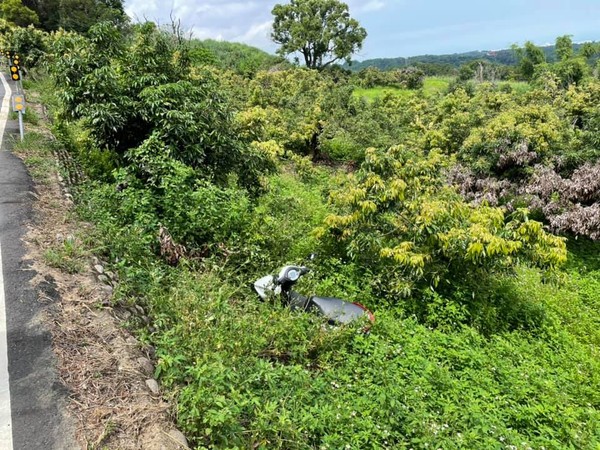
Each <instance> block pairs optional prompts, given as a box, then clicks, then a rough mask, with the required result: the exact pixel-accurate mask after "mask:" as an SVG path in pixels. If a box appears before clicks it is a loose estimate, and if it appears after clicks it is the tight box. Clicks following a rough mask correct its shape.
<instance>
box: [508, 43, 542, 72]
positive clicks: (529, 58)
mask: <svg viewBox="0 0 600 450" xmlns="http://www.w3.org/2000/svg"><path fill="white" fill-rule="evenodd" d="M512 50H513V52H514V53H515V55H516V57H517V60H518V61H519V63H518V70H519V72H520V74H521V76H522V77H523V79H525V80H531V79H532V78H533V75H534V72H535V69H536V67H537V66H539V65H540V64H543V63H545V62H546V57H545V56H544V52H543V51H542V49H541V48H539V47H537V46H536V45H535V44H534V43H533V42H531V41H527V42H525V46H524V47H523V48H521V47H519V46H518V45H516V44H515V45H513V46H512Z"/></svg>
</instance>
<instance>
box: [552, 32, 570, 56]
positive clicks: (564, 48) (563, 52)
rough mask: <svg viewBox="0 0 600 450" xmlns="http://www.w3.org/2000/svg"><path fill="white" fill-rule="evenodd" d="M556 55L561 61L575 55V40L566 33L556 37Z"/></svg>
mask: <svg viewBox="0 0 600 450" xmlns="http://www.w3.org/2000/svg"><path fill="white" fill-rule="evenodd" d="M555 48H556V55H557V56H558V59H559V60H560V61H565V60H567V59H569V58H571V57H572V56H573V40H572V39H571V36H569V35H568V34H565V35H564V36H559V37H557V38H556V43H555Z"/></svg>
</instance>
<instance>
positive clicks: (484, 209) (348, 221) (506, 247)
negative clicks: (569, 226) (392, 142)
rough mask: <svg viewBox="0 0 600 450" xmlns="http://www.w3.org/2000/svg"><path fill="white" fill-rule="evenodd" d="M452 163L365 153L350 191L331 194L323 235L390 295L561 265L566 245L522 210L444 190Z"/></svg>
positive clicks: (436, 156)
mask: <svg viewBox="0 0 600 450" xmlns="http://www.w3.org/2000/svg"><path fill="white" fill-rule="evenodd" d="M448 165H449V161H448V160H447V158H445V157H444V156H443V155H442V154H441V153H438V152H430V153H429V154H428V155H426V156H424V155H420V154H419V153H416V152H408V151H407V150H405V149H403V148H402V147H392V148H390V149H389V150H388V151H386V152H381V151H379V152H378V151H376V150H375V149H370V150H368V151H367V154H366V158H365V162H364V163H363V165H362V168H361V170H360V171H359V172H358V174H357V175H356V176H355V177H353V178H352V181H351V184H352V187H351V188H346V189H344V190H343V191H339V192H335V193H334V194H332V197H331V199H332V202H333V205H334V206H335V207H337V208H338V210H339V213H337V214H332V215H329V216H328V217H327V218H326V220H325V226H324V227H323V228H322V229H321V230H320V235H321V236H322V237H328V238H330V239H334V240H336V241H338V244H339V245H340V246H341V252H342V253H343V254H345V255H347V256H348V257H350V258H351V259H352V260H355V261H358V262H359V263H360V264H362V265H370V266H371V269H372V270H373V269H374V267H379V269H378V270H379V271H380V273H385V277H386V278H387V280H388V281H387V283H388V288H389V291H388V293H387V295H391V296H393V295H396V294H401V295H404V296H407V295H410V294H412V293H413V289H414V288H415V287H418V286H422V285H423V284H425V285H427V284H431V285H432V286H434V287H435V286H437V285H438V284H439V283H440V282H441V281H444V282H446V281H448V280H449V279H452V277H453V276H454V272H455V271H462V274H463V276H468V272H469V271H472V272H473V273H475V271H477V270H481V269H482V268H485V269H486V270H489V271H494V270H500V269H508V268H510V267H512V266H513V265H514V264H515V262H516V261H518V260H524V261H529V262H532V263H535V264H538V265H539V266H541V267H547V268H554V267H557V266H559V265H561V264H563V263H564V262H565V261H566V248H565V244H564V241H563V240H562V239H560V238H557V237H555V236H553V235H551V234H548V233H547V232H545V231H544V230H543V227H542V224H541V223H539V222H536V221H531V220H529V219H528V217H527V212H526V211H524V210H520V211H518V212H517V213H514V214H507V213H506V211H505V210H503V209H502V208H499V207H490V206H486V205H485V204H484V205H479V206H475V205H472V204H468V203H466V202H465V201H464V200H463V199H462V198H461V197H460V196H459V195H458V194H457V193H456V192H454V191H453V189H452V188H449V187H447V186H445V185H444V182H443V179H442V176H441V171H442V169H443V168H444V167H447V166H448Z"/></svg>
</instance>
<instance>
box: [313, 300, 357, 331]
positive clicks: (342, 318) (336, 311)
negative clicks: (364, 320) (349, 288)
mask: <svg viewBox="0 0 600 450" xmlns="http://www.w3.org/2000/svg"><path fill="white" fill-rule="evenodd" d="M309 308H317V309H318V311H319V313H320V314H321V315H322V316H324V317H326V318H327V319H329V320H330V321H332V322H336V323H341V324H347V323H350V322H352V321H353V320H356V319H358V318H359V317H362V316H364V315H365V314H366V310H365V308H363V307H361V306H359V305H357V304H355V303H350V302H347V301H345V300H342V299H339V298H334V297H317V296H314V297H311V299H310V305H309Z"/></svg>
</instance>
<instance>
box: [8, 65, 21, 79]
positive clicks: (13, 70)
mask: <svg viewBox="0 0 600 450" xmlns="http://www.w3.org/2000/svg"><path fill="white" fill-rule="evenodd" d="M10 77H11V78H12V79H13V80H14V81H19V80H20V79H21V74H20V73H19V67H18V66H10Z"/></svg>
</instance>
